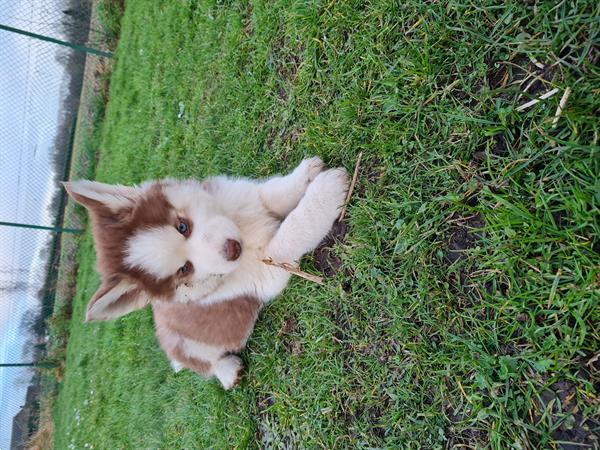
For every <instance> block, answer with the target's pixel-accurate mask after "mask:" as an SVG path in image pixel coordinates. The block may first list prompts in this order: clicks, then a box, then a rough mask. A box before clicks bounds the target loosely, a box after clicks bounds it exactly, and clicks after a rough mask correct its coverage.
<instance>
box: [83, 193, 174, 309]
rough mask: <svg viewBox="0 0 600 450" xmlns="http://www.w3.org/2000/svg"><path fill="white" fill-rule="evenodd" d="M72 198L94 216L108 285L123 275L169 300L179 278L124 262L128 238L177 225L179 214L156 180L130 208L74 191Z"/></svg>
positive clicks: (102, 270)
mask: <svg viewBox="0 0 600 450" xmlns="http://www.w3.org/2000/svg"><path fill="white" fill-rule="evenodd" d="M71 195H72V197H73V198H74V199H75V200H76V201H77V202H78V203H81V204H82V205H84V206H85V207H86V208H88V209H89V211H90V215H91V217H92V225H93V234H94V241H95V242H96V251H97V255H98V271H99V272H100V274H101V275H102V278H103V280H104V281H105V283H106V284H107V285H113V284H116V283H118V281H119V280H120V279H122V278H123V276H125V277H127V278H129V279H131V281H133V282H137V283H138V286H139V287H142V288H144V289H145V290H146V291H147V292H148V293H149V294H150V295H151V296H153V297H156V298H162V299H165V300H166V299H170V298H171V297H172V295H173V294H174V292H175V288H176V285H177V280H178V277H177V276H176V274H174V275H173V276H171V277H168V278H163V279H160V280H157V279H156V278H155V277H154V276H152V275H150V274H148V273H147V272H145V271H144V270H142V269H140V268H132V267H129V266H128V265H127V264H125V262H124V258H125V256H126V249H127V241H128V240H129V239H130V238H131V237H133V235H134V234H135V233H136V231H138V230H142V229H147V228H153V227H161V226H173V227H176V226H177V225H178V222H177V220H178V218H177V214H176V212H175V210H174V208H173V206H172V205H171V204H170V203H169V201H168V200H167V198H166V197H165V195H164V193H163V191H162V185H161V184H160V183H156V184H155V185H153V186H152V187H150V188H149V189H148V191H147V192H146V193H145V194H144V195H143V196H141V197H139V198H137V199H135V200H134V201H133V202H132V206H131V207H126V208H122V209H120V210H119V211H117V212H113V211H111V210H110V208H108V207H107V206H105V205H104V204H102V203H101V202H98V201H96V200H92V199H89V198H86V197H83V196H81V195H79V194H74V193H72V192H71Z"/></svg>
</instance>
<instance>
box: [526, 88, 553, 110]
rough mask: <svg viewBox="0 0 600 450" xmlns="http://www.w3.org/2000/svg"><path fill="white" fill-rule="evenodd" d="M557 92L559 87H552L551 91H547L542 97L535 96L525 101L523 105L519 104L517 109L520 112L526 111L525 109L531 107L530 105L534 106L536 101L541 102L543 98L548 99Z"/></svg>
mask: <svg viewBox="0 0 600 450" xmlns="http://www.w3.org/2000/svg"><path fill="white" fill-rule="evenodd" d="M557 92H558V88H554V89H552V90H551V91H548V92H546V93H545V94H543V95H540V97H539V98H534V99H533V100H531V101H528V102H527V103H524V104H522V105H521V106H519V107H518V108H517V111H518V112H521V111H525V110H526V109H527V108H529V107H530V106H533V105H535V104H536V103H539V102H541V101H542V100H546V99H548V98H550V97H552V96H553V95H554V94H556V93H557Z"/></svg>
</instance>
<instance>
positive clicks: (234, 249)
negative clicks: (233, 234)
mask: <svg viewBox="0 0 600 450" xmlns="http://www.w3.org/2000/svg"><path fill="white" fill-rule="evenodd" d="M241 254H242V244H240V243H239V242H238V241H236V240H235V239H227V241H225V258H227V261H235V260H236V259H238V258H239V257H240V255H241Z"/></svg>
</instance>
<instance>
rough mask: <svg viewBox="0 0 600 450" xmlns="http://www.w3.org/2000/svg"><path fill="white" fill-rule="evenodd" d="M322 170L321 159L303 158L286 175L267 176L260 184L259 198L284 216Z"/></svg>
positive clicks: (271, 209) (276, 212)
mask: <svg viewBox="0 0 600 450" xmlns="http://www.w3.org/2000/svg"><path fill="white" fill-rule="evenodd" d="M322 170H323V161H321V159H320V158H318V157H314V158H309V159H305V160H304V161H302V162H301V163H300V165H298V167H296V168H295V169H294V171H293V172H292V173H290V174H289V175H286V176H277V177H273V178H269V179H268V180H267V181H265V182H264V183H263V184H262V185H261V186H260V198H261V200H262V201H263V203H264V205H265V207H266V208H267V209H269V210H270V211H272V212H273V213H275V214H276V215H277V216H279V217H282V218H283V217H286V216H287V215H288V214H289V213H290V211H292V210H293V209H294V208H295V207H296V206H297V205H298V203H299V202H300V200H301V199H302V197H303V196H304V193H305V192H306V188H307V187H308V185H309V184H310V183H311V182H312V181H313V180H314V179H315V178H316V177H317V175H318V174H319V173H320V172H321V171H322Z"/></svg>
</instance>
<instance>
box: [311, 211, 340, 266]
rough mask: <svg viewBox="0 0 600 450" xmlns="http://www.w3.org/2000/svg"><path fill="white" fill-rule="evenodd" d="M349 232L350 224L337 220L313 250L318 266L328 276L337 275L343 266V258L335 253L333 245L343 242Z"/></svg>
mask: <svg viewBox="0 0 600 450" xmlns="http://www.w3.org/2000/svg"><path fill="white" fill-rule="evenodd" d="M347 233H348V225H347V224H346V223H345V222H339V221H337V220H336V222H335V223H334V224H333V227H332V228H331V231H330V232H329V234H328V235H327V236H325V239H323V241H322V242H321V243H320V244H319V246H318V247H317V248H316V249H315V251H314V252H313V257H314V260H315V266H316V268H317V269H319V271H321V273H323V275H325V276H326V277H333V276H335V275H336V274H337V273H338V271H339V270H340V267H342V259H341V258H340V257H339V256H338V255H336V254H335V252H334V249H333V247H334V246H335V245H336V244H339V243H341V242H343V241H344V238H345V237H346V234H347Z"/></svg>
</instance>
